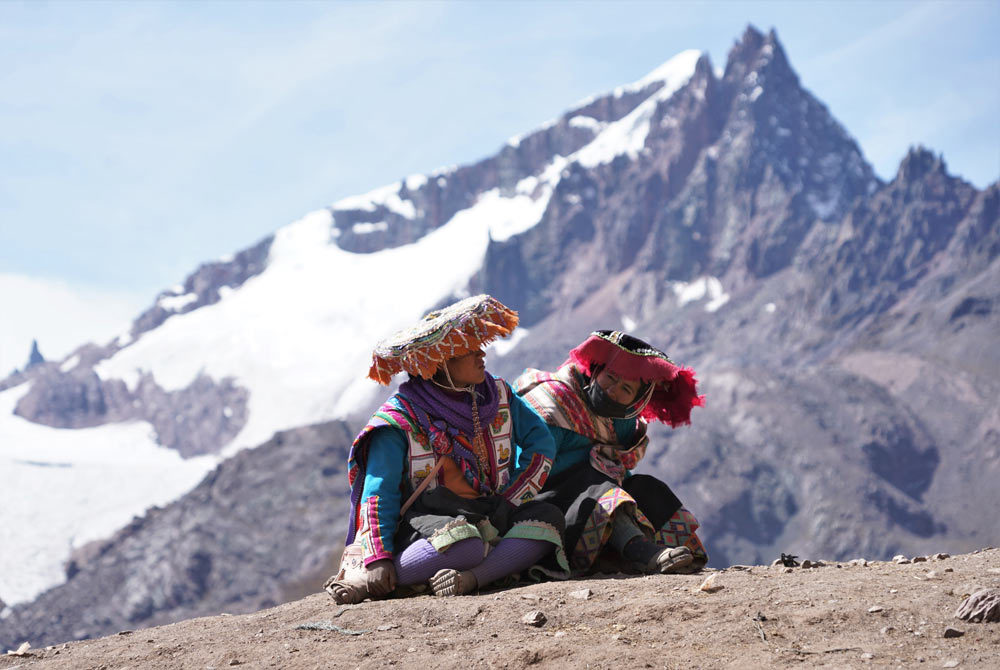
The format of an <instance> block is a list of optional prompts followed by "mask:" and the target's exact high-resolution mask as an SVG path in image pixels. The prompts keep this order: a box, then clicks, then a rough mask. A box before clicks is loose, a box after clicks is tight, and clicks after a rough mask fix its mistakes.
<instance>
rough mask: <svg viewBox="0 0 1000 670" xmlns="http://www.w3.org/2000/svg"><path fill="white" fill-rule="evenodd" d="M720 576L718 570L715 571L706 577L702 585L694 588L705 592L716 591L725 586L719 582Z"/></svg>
mask: <svg viewBox="0 0 1000 670" xmlns="http://www.w3.org/2000/svg"><path fill="white" fill-rule="evenodd" d="M718 576H719V573H718V572H713V573H712V574H710V575H709V576H708V577H707V578H706V579H705V581H703V582H702V583H701V586H699V587H698V588H696V589H694V590H695V591H704V592H705V593H715V592H716V591H718V590H720V589H722V588H723V586H722V584H719V583H717V582H718V579H717V578H718Z"/></svg>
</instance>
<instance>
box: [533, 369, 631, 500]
mask: <svg viewBox="0 0 1000 670" xmlns="http://www.w3.org/2000/svg"><path fill="white" fill-rule="evenodd" d="M587 381H588V380H587V377H586V375H585V374H584V372H583V370H581V369H580V367H579V366H578V365H576V364H575V363H567V364H566V365H563V366H562V367H561V368H559V370H557V371H556V372H554V373H550V372H542V371H541V370H532V369H528V370H525V372H524V374H522V375H521V376H520V377H518V379H517V383H516V391H517V393H518V395H520V396H522V398H523V399H524V400H525V401H526V402H527V403H528V404H529V405H531V407H532V408H533V409H534V410H535V411H536V412H537V413H538V414H539V416H541V417H542V419H544V420H545V423H548V424H550V425H553V426H558V427H560V428H564V429H566V430H571V431H573V432H574V433H579V434H580V435H583V436H584V437H586V438H587V439H589V440H592V441H593V442H594V447H593V449H591V451H590V464H591V465H592V466H593V467H594V468H595V469H597V470H599V471H601V472H603V473H604V474H606V475H608V476H609V477H612V478H613V479H616V480H618V481H619V482H620V481H622V480H623V479H624V477H625V474H626V472H627V471H628V470H632V469H633V468H635V467H636V466H637V465H638V464H639V461H640V460H642V457H643V456H645V455H646V445H648V444H649V438H648V437H646V426H647V424H646V421H645V420H644V419H641V418H638V417H637V418H636V419H635V422H636V425H635V434H634V439H635V443H634V444H632V445H629V446H626V445H623V444H621V443H620V442H619V441H618V435H617V434H616V433H615V426H614V420H613V419H609V418H607V417H603V416H598V415H597V414H595V413H594V412H593V410H591V408H590V406H589V405H588V404H587V401H586V393H585V392H584V386H585V385H586V384H587Z"/></svg>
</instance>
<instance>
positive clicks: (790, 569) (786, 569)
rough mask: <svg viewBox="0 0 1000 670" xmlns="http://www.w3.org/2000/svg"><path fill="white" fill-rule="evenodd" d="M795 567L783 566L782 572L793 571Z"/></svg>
mask: <svg viewBox="0 0 1000 670" xmlns="http://www.w3.org/2000/svg"><path fill="white" fill-rule="evenodd" d="M794 571H795V568H785V569H784V570H782V572H794Z"/></svg>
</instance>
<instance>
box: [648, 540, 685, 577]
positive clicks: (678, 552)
mask: <svg viewBox="0 0 1000 670" xmlns="http://www.w3.org/2000/svg"><path fill="white" fill-rule="evenodd" d="M693 562H694V554H692V553H691V550H690V549H688V548H687V547H667V548H666V549H664V550H663V551H661V552H660V553H658V554H657V555H656V556H654V557H653V558H652V559H650V561H649V563H648V564H647V565H646V570H647V571H649V572H659V573H660V574H661V575H667V574H670V573H672V572H684V571H685V570H686V569H687V568H688V566H690V565H691V563H693Z"/></svg>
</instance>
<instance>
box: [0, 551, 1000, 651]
mask: <svg viewBox="0 0 1000 670" xmlns="http://www.w3.org/2000/svg"><path fill="white" fill-rule="evenodd" d="M937 556H939V557H926V560H919V561H918V562H906V563H895V562H871V563H867V564H864V562H850V563H835V562H826V563H825V564H823V565H821V566H819V567H811V568H804V567H796V568H785V567H782V566H732V567H730V568H727V569H725V570H708V571H706V572H703V573H701V574H698V575H657V576H652V577H645V576H625V575H614V576H607V577H602V578H593V579H588V580H576V581H569V582H547V583H543V584H532V585H528V586H520V587H516V588H512V589H507V590H502V591H493V592H486V593H480V594H477V595H469V596H463V597H458V598H447V599H442V598H434V597H431V596H416V597H410V598H399V599H392V600H385V601H380V602H365V603H361V604H358V605H353V606H348V607H339V606H337V605H335V604H334V602H333V601H332V600H331V599H330V598H329V596H327V595H326V594H323V593H320V594H316V595H312V596H309V597H307V598H304V599H302V600H299V601H296V602H292V603H287V604H285V605H281V606H279V607H275V608H272V609H267V610H262V611H260V612H256V613H254V614H248V615H241V616H229V615H226V614H220V615H219V616H214V617H204V618H200V619H190V620H188V621H182V622H179V623H176V624H171V625H169V626H159V627H156V628H148V629H145V630H136V631H122V632H120V633H118V634H117V635H112V636H109V637H105V638H101V639H96V640H85V641H81V642H72V643H68V644H63V645H55V646H53V647H48V648H45V649H28V650H27V651H26V652H25V653H24V654H23V655H12V654H7V655H4V656H0V670H13V668H31V669H32V670H42V669H43V668H73V669H74V670H75V669H83V668H87V669H93V670H112V669H114V670H119V669H124V668H144V669H145V668H150V669H160V668H162V669H164V670H165V669H168V668H169V669H170V670H174V669H176V668H199V669H204V670H208V669H210V668H230V667H235V666H245V667H247V668H289V669H296V668H350V669H353V668H361V669H376V668H386V667H400V668H421V669H427V670H429V669H431V668H463V669H472V668H527V667H532V668H539V669H542V668H594V669H597V668H615V669H619V668H755V669H756V668H785V667H796V668H907V669H909V668H928V669H929V668H998V667H1000V623H970V622H966V621H962V620H959V619H957V618H955V617H954V614H955V610H956V609H957V608H958V607H959V605H960V604H961V603H962V601H963V599H964V598H965V597H967V596H968V595H969V594H971V593H974V592H975V591H977V590H979V589H981V588H1000V550H997V549H992V548H990V549H983V550H980V551H977V552H973V553H971V554H963V555H959V556H952V557H945V556H944V555H937ZM911 558H912V557H911ZM921 558H923V557H921ZM708 577H712V579H713V582H714V586H715V587H721V588H714V589H712V590H701V588H700V587H701V585H702V584H703V582H705V580H706V578H708ZM538 613H541V615H539V614H538ZM529 621H530V622H532V623H528V622H529ZM532 624H534V625H532ZM301 626H306V627H307V628H306V629H303V628H301ZM310 627H311V629H310ZM949 628H951V629H955V631H957V632H951V633H949V636H950V635H955V637H946V636H945V631H946V630H948V629H949Z"/></svg>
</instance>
